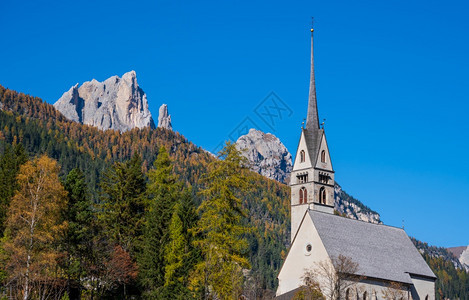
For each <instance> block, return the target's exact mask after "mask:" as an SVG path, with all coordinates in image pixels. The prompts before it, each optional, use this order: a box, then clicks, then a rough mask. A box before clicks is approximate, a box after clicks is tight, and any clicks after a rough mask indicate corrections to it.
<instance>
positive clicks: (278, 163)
mask: <svg viewBox="0 0 469 300" xmlns="http://www.w3.org/2000/svg"><path fill="white" fill-rule="evenodd" d="M236 148H237V149H238V150H241V152H242V153H243V155H244V156H245V157H247V159H248V160H249V162H250V163H251V169H252V170H253V171H254V172H257V173H259V174H261V175H263V176H265V177H267V178H270V179H274V180H277V181H280V182H283V183H285V182H286V178H287V176H288V175H289V174H290V172H291V170H292V157H291V154H290V152H288V150H287V148H286V147H285V146H284V145H283V144H282V142H281V141H280V140H279V139H278V138H277V137H276V136H275V135H273V134H270V133H264V132H262V131H259V130H256V129H250V130H249V133H248V134H246V135H243V136H240V137H239V138H238V140H237V141H236Z"/></svg>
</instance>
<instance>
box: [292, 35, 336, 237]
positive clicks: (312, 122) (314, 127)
mask: <svg viewBox="0 0 469 300" xmlns="http://www.w3.org/2000/svg"><path fill="white" fill-rule="evenodd" d="M313 32H314V30H313V29H311V74H310V76H311V77H310V82H309V99H308V115H307V119H306V126H305V127H304V128H302V130H301V136H300V142H299V143H298V150H297V152H296V157H295V162H294V164H293V170H292V173H291V175H290V187H291V238H292V240H293V237H294V236H295V234H296V232H297V230H298V228H299V225H300V222H301V220H302V218H303V216H304V214H305V212H306V211H307V210H308V209H312V210H319V211H322V212H326V213H334V197H335V196H334V169H333V168H332V161H331V157H330V154H329V147H328V146H327V141H326V135H325V132H324V128H320V127H319V117H318V104H317V99H316V82H315V78H314V53H313V52H314V44H313Z"/></svg>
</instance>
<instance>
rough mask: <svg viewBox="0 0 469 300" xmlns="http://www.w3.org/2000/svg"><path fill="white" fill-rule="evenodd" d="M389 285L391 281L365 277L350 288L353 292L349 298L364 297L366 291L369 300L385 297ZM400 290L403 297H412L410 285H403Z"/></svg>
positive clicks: (408, 299) (408, 298)
mask: <svg viewBox="0 0 469 300" xmlns="http://www.w3.org/2000/svg"><path fill="white" fill-rule="evenodd" d="M389 287H390V283H389V282H385V281H382V280H373V279H365V280H362V281H360V282H359V283H357V284H356V285H354V286H353V287H352V288H351V289H350V290H351V294H350V298H349V299H364V295H365V292H366V299H368V300H376V299H379V300H381V299H385V292H386V290H387V289H388V288H389ZM400 292H401V295H402V298H403V299H407V300H410V299H412V298H411V294H410V291H409V287H408V286H404V285H403V286H401V287H400ZM357 294H358V295H357ZM344 298H345V297H344Z"/></svg>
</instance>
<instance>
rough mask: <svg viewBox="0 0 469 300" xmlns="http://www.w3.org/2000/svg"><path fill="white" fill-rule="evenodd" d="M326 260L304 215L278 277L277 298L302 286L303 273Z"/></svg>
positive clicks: (323, 249) (327, 258)
mask: <svg viewBox="0 0 469 300" xmlns="http://www.w3.org/2000/svg"><path fill="white" fill-rule="evenodd" d="M308 244H309V245H311V251H310V252H308V251H307V246H308ZM327 260H329V256H328V255H327V252H326V249H325V248H324V245H323V243H322V241H321V239H320V237H319V234H318V232H317V230H316V228H315V227H314V224H313V221H312V220H311V218H310V216H309V215H306V216H305V218H304V219H303V223H302V225H301V227H300V229H299V231H298V233H297V235H296V237H295V240H294V241H293V243H292V246H291V248H290V250H289V252H288V255H287V257H286V259H285V261H284V263H283V267H282V269H281V270H280V273H279V275H278V282H279V283H278V289H277V296H278V295H282V294H284V293H286V292H289V291H291V290H293V289H296V288H298V287H300V286H302V285H303V281H302V277H303V275H304V274H305V271H306V270H308V269H311V268H312V267H315V266H316V265H317V264H318V263H319V262H321V261H327Z"/></svg>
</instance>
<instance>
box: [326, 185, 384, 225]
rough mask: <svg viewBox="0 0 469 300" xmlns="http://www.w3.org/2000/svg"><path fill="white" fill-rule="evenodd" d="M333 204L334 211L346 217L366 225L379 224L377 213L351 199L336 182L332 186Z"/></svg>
mask: <svg viewBox="0 0 469 300" xmlns="http://www.w3.org/2000/svg"><path fill="white" fill-rule="evenodd" d="M334 194H335V203H334V209H335V210H336V211H338V212H339V213H340V214H344V215H345V216H346V217H348V218H351V219H356V220H361V221H365V222H368V223H375V224H381V223H383V222H381V219H380V216H379V214H378V213H377V212H375V211H373V210H371V209H370V208H369V207H367V206H366V205H364V204H363V203H361V202H360V201H358V200H357V199H355V198H353V197H352V196H350V195H349V194H347V193H346V192H345V191H343V190H342V187H341V186H340V185H339V184H338V183H337V182H336V183H335V185H334Z"/></svg>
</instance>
